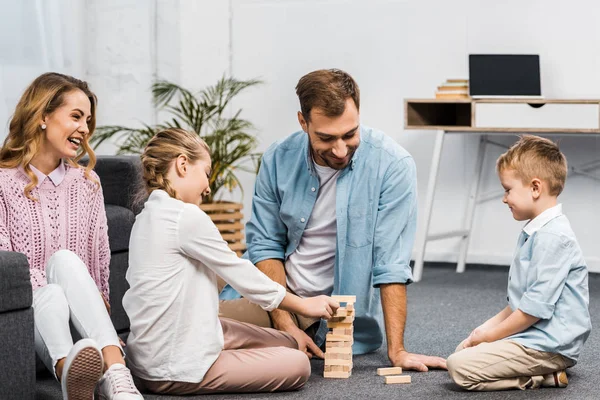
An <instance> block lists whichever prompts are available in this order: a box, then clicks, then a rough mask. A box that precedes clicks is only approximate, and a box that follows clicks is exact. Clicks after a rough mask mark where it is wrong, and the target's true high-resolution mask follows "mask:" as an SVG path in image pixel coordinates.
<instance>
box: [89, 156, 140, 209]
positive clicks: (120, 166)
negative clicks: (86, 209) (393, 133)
mask: <svg viewBox="0 0 600 400" xmlns="http://www.w3.org/2000/svg"><path fill="white" fill-rule="evenodd" d="M141 170H142V167H141V161H140V157H139V156H98V158H97V160H96V166H95V167H94V171H96V173H97V174H98V176H99V177H100V182H101V184H102V191H103V193H104V203H105V204H114V205H117V206H121V207H125V208H128V209H130V210H132V211H133V212H134V213H135V214H137V213H138V212H139V211H140V210H141V206H140V205H139V204H135V198H136V196H137V193H138V192H139V190H140V187H141V186H140V185H141Z"/></svg>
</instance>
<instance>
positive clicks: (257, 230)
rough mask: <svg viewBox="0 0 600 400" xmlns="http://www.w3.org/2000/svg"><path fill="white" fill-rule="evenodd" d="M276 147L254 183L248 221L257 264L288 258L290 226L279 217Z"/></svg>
mask: <svg viewBox="0 0 600 400" xmlns="http://www.w3.org/2000/svg"><path fill="white" fill-rule="evenodd" d="M273 151H274V149H269V150H267V152H265V155H264V156H263V160H262V163H261V166H260V169H259V171H258V176H257V178H256V185H255V186H254V197H253V198H252V216H251V217H250V221H248V223H247V224H246V246H247V247H248V253H247V254H248V259H249V260H250V261H251V262H252V263H253V264H256V263H258V262H260V261H263V260H268V259H279V260H284V259H285V248H286V243H287V227H286V226H285V224H284V223H283V221H282V220H281V217H280V216H279V208H280V200H279V198H278V196H277V192H276V186H277V185H276V179H277V176H276V170H275V162H274V154H273Z"/></svg>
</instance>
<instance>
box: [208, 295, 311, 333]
mask: <svg viewBox="0 0 600 400" xmlns="http://www.w3.org/2000/svg"><path fill="white" fill-rule="evenodd" d="M290 315H291V316H292V320H293V321H294V323H295V324H296V326H297V327H299V328H300V329H302V330H303V331H305V332H306V333H307V334H308V335H309V336H311V337H313V336H314V334H316V330H317V328H318V326H315V323H317V322H319V321H320V319H318V318H307V317H304V316H302V315H297V314H290ZM219 317H221V318H231V319H234V320H236V321H240V322H246V323H248V324H253V325H258V326H262V327H263V328H273V323H272V322H271V317H270V316H269V313H268V312H266V311H265V310H263V309H262V308H260V306H258V305H256V304H254V303H251V302H249V301H248V300H246V299H245V298H243V297H242V298H241V299H235V300H223V301H221V302H220V306H219Z"/></svg>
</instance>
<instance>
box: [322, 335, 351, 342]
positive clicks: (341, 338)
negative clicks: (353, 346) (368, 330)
mask: <svg viewBox="0 0 600 400" xmlns="http://www.w3.org/2000/svg"><path fill="white" fill-rule="evenodd" d="M325 338H326V340H327V341H328V342H354V339H353V338H352V335H334V334H333V333H328V334H327V336H325Z"/></svg>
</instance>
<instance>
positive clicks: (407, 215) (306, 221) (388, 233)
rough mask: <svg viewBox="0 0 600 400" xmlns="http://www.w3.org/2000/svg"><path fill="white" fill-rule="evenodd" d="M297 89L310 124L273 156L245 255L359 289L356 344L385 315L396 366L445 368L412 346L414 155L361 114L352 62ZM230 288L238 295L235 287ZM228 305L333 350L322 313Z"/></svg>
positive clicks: (323, 282) (369, 344)
mask: <svg viewBox="0 0 600 400" xmlns="http://www.w3.org/2000/svg"><path fill="white" fill-rule="evenodd" d="M296 93H297V95H298V98H299V100H300V108H301V111H299V112H298V122H299V123H300V126H301V127H302V131H300V132H296V133H294V134H292V135H291V136H289V137H287V138H286V139H284V140H282V141H280V142H278V143H275V144H274V145H272V146H271V147H270V148H269V149H268V150H267V151H266V152H265V154H264V156H263V159H262V164H261V167H260V171H259V173H258V177H257V182H256V187H255V193H254V198H253V203H252V217H251V219H250V221H249V222H248V224H247V226H246V237H247V246H248V252H247V254H246V255H247V256H248V257H249V258H250V260H251V261H252V262H253V263H254V264H255V265H256V266H257V267H258V268H259V269H260V270H261V271H262V272H264V273H265V274H266V275H267V276H269V277H270V278H271V279H273V280H274V281H276V282H279V283H280V284H282V285H284V286H287V288H288V290H290V291H292V292H294V293H296V294H297V295H299V296H303V297H304V296H313V295H317V294H327V295H330V294H342V295H356V304H355V309H356V319H355V322H354V340H355V342H354V346H353V352H354V353H355V354H362V353H367V352H371V351H374V350H376V349H378V348H379V347H380V346H381V345H382V343H383V334H382V332H383V326H382V324H383V322H384V321H385V332H386V336H387V343H388V356H389V358H390V361H391V362H392V364H393V365H394V366H398V367H403V368H405V369H411V370H418V371H427V370H428V367H433V368H446V362H445V360H444V359H442V358H440V357H429V356H423V355H418V354H412V353H409V352H407V351H406V349H405V348H404V325H405V322H406V285H407V284H409V283H410V282H412V272H411V269H410V266H409V261H410V256H411V251H412V246H413V241H414V236H415V230H416V218H417V189H416V181H417V176H416V168H415V163H414V161H413V159H412V157H411V156H410V154H408V152H407V151H406V150H404V149H403V148H402V147H400V146H399V145H398V144H397V143H396V142H394V141H393V140H392V139H391V138H389V137H387V136H386V135H384V134H383V133H382V132H379V131H377V130H374V129H371V128H368V127H366V126H363V125H361V124H360V119H359V107H360V93H359V89H358V85H357V84H356V82H355V81H354V79H353V78H352V77H351V76H350V75H348V74H347V73H345V72H343V71H340V70H336V69H332V70H319V71H314V72H311V73H309V74H307V75H305V76H304V77H302V78H301V79H300V81H299V82H298V85H297V86H296ZM221 298H222V299H232V298H233V296H232V295H231V288H226V289H225V290H224V291H223V293H222V296H221ZM382 311H383V313H382ZM382 314H383V320H384V321H382ZM221 316H223V317H231V318H235V319H239V320H243V321H246V322H252V323H256V324H258V325H261V326H271V325H272V326H273V327H275V328H277V329H279V330H282V331H286V332H288V333H290V334H291V335H292V336H293V337H294V338H295V339H296V341H297V342H298V345H299V347H300V349H301V350H304V351H305V352H306V353H307V355H308V356H309V357H311V356H312V355H315V356H318V357H321V358H322V357H323V352H322V351H321V349H320V348H319V346H318V345H317V343H318V344H320V345H322V343H323V342H324V339H325V334H326V333H327V327H326V324H325V323H324V322H322V321H314V320H312V321H311V320H306V319H304V318H301V317H298V316H296V315H291V314H290V313H288V312H285V311H279V310H276V311H273V312H271V313H270V319H269V317H268V316H267V315H266V313H265V312H263V311H262V310H260V309H259V308H258V307H253V306H252V305H251V304H249V303H248V302H247V301H246V300H244V299H239V300H229V301H224V302H222V303H221Z"/></svg>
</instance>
